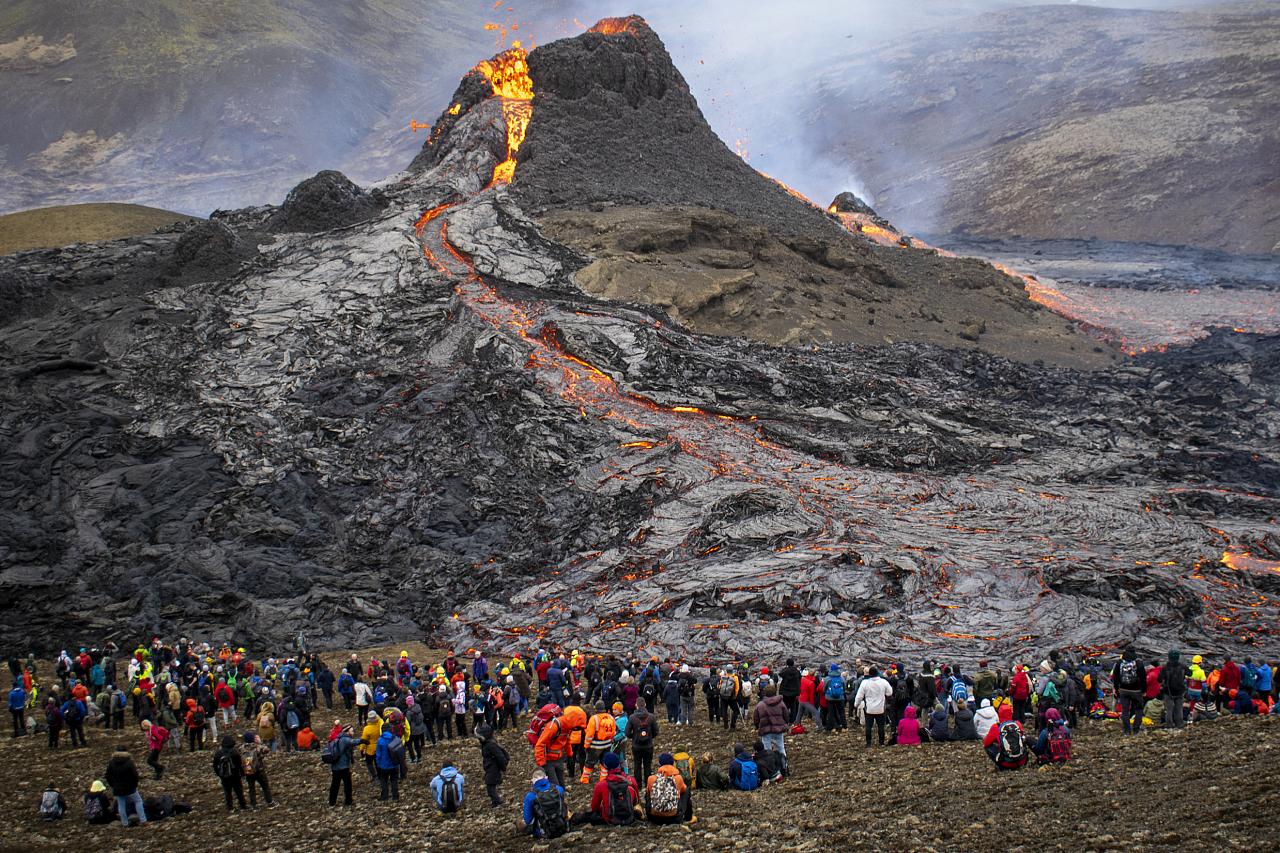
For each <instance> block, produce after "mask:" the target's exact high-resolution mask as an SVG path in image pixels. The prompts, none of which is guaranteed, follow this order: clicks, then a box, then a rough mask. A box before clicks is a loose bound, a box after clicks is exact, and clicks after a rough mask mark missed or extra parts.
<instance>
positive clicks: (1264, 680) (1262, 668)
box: [1254, 662, 1271, 693]
mask: <svg viewBox="0 0 1280 853" xmlns="http://www.w3.org/2000/svg"><path fill="white" fill-rule="evenodd" d="M1254 671H1255V672H1256V673H1257V676H1258V692H1259V693H1270V692H1271V667H1269V666H1267V664H1266V663H1265V662H1263V663H1260V664H1258V666H1257V668H1256V669H1255V670H1254Z"/></svg>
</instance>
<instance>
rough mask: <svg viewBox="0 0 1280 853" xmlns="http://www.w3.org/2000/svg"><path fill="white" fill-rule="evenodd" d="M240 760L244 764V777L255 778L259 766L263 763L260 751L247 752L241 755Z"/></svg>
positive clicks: (249, 750) (250, 750)
mask: <svg viewBox="0 0 1280 853" xmlns="http://www.w3.org/2000/svg"><path fill="white" fill-rule="evenodd" d="M240 760H241V761H242V762H244V775H246V776H253V775H255V774H256V773H257V772H258V764H259V762H260V761H261V758H260V757H259V755H258V750H256V749H247V750H245V751H244V752H242V753H240Z"/></svg>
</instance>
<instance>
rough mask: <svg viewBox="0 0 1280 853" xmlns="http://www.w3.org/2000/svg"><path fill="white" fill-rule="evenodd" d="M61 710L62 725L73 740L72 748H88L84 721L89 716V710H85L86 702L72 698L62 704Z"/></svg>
mask: <svg viewBox="0 0 1280 853" xmlns="http://www.w3.org/2000/svg"><path fill="white" fill-rule="evenodd" d="M60 710H61V711H62V723H63V725H64V726H65V727H66V729H67V735H68V736H69V737H70V738H71V746H73V747H74V746H76V745H79V746H88V745H89V744H88V742H87V741H86V740H85V738H84V719H85V717H86V716H88V709H87V708H85V704H84V702H83V701H82V700H80V699H77V698H75V697H74V696H72V697H70V698H68V699H67V701H65V702H63V703H62V707H61V708H60Z"/></svg>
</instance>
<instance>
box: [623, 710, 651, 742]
mask: <svg viewBox="0 0 1280 853" xmlns="http://www.w3.org/2000/svg"><path fill="white" fill-rule="evenodd" d="M641 719H642V720H643V723H642V724H641V725H640V726H638V727H637V728H636V729H635V735H634V736H633V737H632V738H631V745H632V746H633V747H635V748H636V749H652V748H653V726H652V722H653V715H651V714H646V715H645V716H644V717H642V718H641ZM634 722H635V718H632V720H631V722H630V723H627V727H628V728H630V727H631V725H632V723H634Z"/></svg>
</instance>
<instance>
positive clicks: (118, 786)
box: [102, 753, 138, 797]
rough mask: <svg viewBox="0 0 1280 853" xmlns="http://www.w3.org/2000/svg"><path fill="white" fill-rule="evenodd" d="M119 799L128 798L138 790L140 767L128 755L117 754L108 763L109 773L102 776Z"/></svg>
mask: <svg viewBox="0 0 1280 853" xmlns="http://www.w3.org/2000/svg"><path fill="white" fill-rule="evenodd" d="M102 775H103V779H104V780H105V781H106V783H107V787H109V788H110V789H111V793H113V794H115V795H116V796H117V797H127V796H129V795H130V794H133V793H136V792H137V790H138V765H136V764H134V763H133V759H132V758H130V757H129V756H128V755H123V754H121V753H116V754H115V755H113V756H111V760H110V761H108V762H107V772H106V773H104V774H102Z"/></svg>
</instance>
